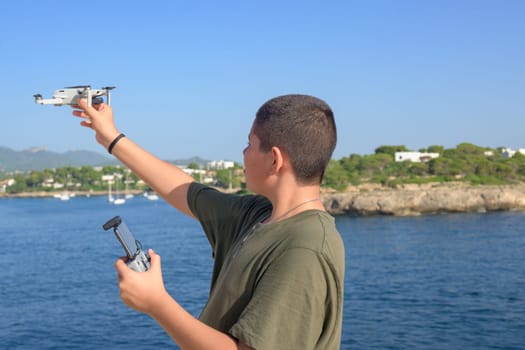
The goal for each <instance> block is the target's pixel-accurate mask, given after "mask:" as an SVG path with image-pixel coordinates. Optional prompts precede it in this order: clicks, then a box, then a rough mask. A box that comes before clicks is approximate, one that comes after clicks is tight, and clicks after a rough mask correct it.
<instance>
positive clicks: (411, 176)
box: [324, 143, 525, 191]
mask: <svg viewBox="0 0 525 350" xmlns="http://www.w3.org/2000/svg"><path fill="white" fill-rule="evenodd" d="M406 151H408V150H407V149H406V147H405V146H381V147H378V148H377V149H376V150H375V153H374V154H371V155H364V156H361V155H358V154H351V155H350V156H348V157H343V158H341V159H339V160H332V161H331V162H330V164H329V166H328V169H327V171H326V174H325V179H324V185H325V186H326V187H328V188H332V189H335V190H338V191H343V190H345V189H346V188H347V187H348V186H349V185H354V186H356V185H360V184H365V183H375V184H381V185H383V186H387V187H394V188H395V187H397V186H399V185H403V184H424V183H446V182H458V181H460V182H465V183H467V184H470V185H509V184H516V183H521V182H525V155H523V154H521V153H519V152H516V153H515V154H514V155H513V156H512V157H508V158H506V157H504V155H503V148H498V149H491V148H485V147H479V146H476V145H473V144H470V143H461V144H459V145H458V146H457V147H456V148H451V149H445V148H444V147H442V146H430V147H428V148H426V149H421V150H419V151H420V152H434V153H438V154H439V157H437V158H434V159H430V160H428V161H424V162H410V161H403V162H396V161H395V159H394V155H395V153H396V152H406Z"/></svg>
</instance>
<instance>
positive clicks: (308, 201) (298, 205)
mask: <svg viewBox="0 0 525 350" xmlns="http://www.w3.org/2000/svg"><path fill="white" fill-rule="evenodd" d="M320 200H321V198H319V197H317V198H312V199H309V200H307V201H304V202H301V203H299V204H297V205H296V206H295V207H293V208H292V209H289V210H288V211H286V212H285V213H284V214H282V215H279V216H278V217H277V218H275V219H273V220H269V221H268V222H265V224H271V223H273V222H276V221H279V220H281V219H283V218H285V217H286V216H287V215H288V214H290V213H291V212H293V211H294V210H295V209H297V208H299V207H302V206H303V205H305V204H306V203H310V202H315V201H320Z"/></svg>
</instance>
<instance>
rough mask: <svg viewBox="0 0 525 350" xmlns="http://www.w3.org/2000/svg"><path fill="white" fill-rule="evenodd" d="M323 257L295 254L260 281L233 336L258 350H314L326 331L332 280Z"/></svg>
mask: <svg viewBox="0 0 525 350" xmlns="http://www.w3.org/2000/svg"><path fill="white" fill-rule="evenodd" d="M327 270H329V269H328V268H327V267H326V263H325V261H324V259H323V257H322V256H320V255H319V254H318V253H316V252H314V251H312V250H309V249H304V248H292V249H289V250H287V251H286V252H284V253H283V254H282V255H281V256H280V257H278V258H277V259H275V260H274V261H273V262H272V263H271V265H270V266H268V268H267V269H266V270H265V271H264V272H263V273H262V275H261V276H260V277H259V278H258V281H257V287H256V288H255V292H254V295H253V297H252V299H251V301H250V303H249V304H248V306H247V307H246V309H245V310H244V311H243V313H242V315H241V317H240V319H239V321H238V322H237V323H236V324H235V325H234V326H233V327H232V329H231V334H232V335H233V336H234V337H236V338H237V339H239V340H240V341H241V342H243V343H245V344H247V345H249V346H251V347H254V348H255V349H257V350H264V349H313V348H315V345H316V343H317V340H318V339H319V336H320V332H321V331H322V329H323V322H324V319H325V312H326V308H325V303H326V302H327V300H328V297H327V293H328V289H329V287H328V286H327V284H328V283H330V281H331V280H333V278H332V277H330V276H327V275H329V273H328V272H327Z"/></svg>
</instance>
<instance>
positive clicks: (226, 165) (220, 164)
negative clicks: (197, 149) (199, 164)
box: [207, 160, 235, 169]
mask: <svg viewBox="0 0 525 350" xmlns="http://www.w3.org/2000/svg"><path fill="white" fill-rule="evenodd" d="M207 166H208V169H230V168H233V167H234V166H235V162H233V161H230V160H214V161H211V162H209V163H208V164H207Z"/></svg>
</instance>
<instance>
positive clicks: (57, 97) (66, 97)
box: [33, 85, 115, 106]
mask: <svg viewBox="0 0 525 350" xmlns="http://www.w3.org/2000/svg"><path fill="white" fill-rule="evenodd" d="M114 88H115V87H114V86H106V87H103V88H101V89H100V90H92V89H91V86H89V85H81V86H70V87H66V88H63V89H59V90H56V91H55V93H54V94H53V98H48V99H43V98H42V95H40V94H36V95H33V96H34V98H35V102H36V103H38V104H41V105H55V106H64V105H77V104H78V99H79V98H85V99H87V104H88V106H91V104H92V103H102V102H103V101H104V100H103V99H102V97H101V96H107V102H106V103H107V104H108V105H109V104H110V90H112V89H114Z"/></svg>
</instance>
